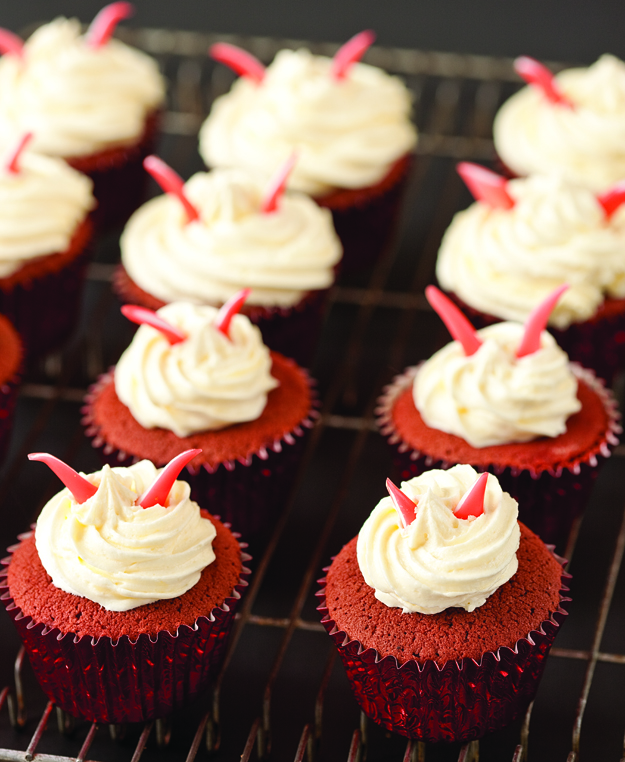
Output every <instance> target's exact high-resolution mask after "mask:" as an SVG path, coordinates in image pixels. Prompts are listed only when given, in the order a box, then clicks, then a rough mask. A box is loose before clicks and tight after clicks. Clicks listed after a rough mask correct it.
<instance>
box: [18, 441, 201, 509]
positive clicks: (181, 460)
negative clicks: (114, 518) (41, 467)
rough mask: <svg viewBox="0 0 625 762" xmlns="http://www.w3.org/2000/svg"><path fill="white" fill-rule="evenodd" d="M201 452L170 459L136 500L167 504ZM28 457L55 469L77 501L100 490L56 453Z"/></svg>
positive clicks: (143, 504) (145, 503)
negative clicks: (178, 482) (172, 492)
mask: <svg viewBox="0 0 625 762" xmlns="http://www.w3.org/2000/svg"><path fill="white" fill-rule="evenodd" d="M201 452H202V451H201V450H186V451H185V452H181V453H180V455H176V457H175V458H173V459H172V460H170V462H169V463H168V464H167V465H166V466H165V468H163V470H162V471H161V473H160V474H159V475H158V476H157V477H156V479H155V480H154V483H153V484H152V486H151V487H148V489H147V490H146V491H145V492H144V493H143V494H142V495H141V497H139V499H138V500H137V501H136V502H137V505H140V506H141V507H142V508H151V507H152V506H153V505H166V504H167V498H168V497H169V493H170V492H171V488H172V487H173V486H174V482H175V481H176V479H177V478H178V476H179V475H180V472H181V471H182V469H183V468H184V467H185V466H186V465H187V463H190V462H191V461H192V460H193V458H195V456H196V455H199V454H200V453H201ZM28 459H29V460H40V461H41V462H42V463H45V464H46V466H48V467H49V468H50V469H51V470H52V471H54V473H55V474H56V475H57V476H58V477H59V479H60V480H61V481H62V482H63V484H64V485H65V486H66V487H67V489H68V490H69V491H70V492H71V493H72V495H73V496H74V500H75V501H76V502H77V503H84V502H85V501H86V500H89V498H91V497H93V496H94V495H95V493H96V492H97V491H98V488H97V487H96V486H95V484H92V483H91V482H90V481H88V480H87V479H85V477H84V476H81V475H80V474H79V473H77V472H76V471H74V469H73V468H71V467H70V466H68V465H67V464H66V463H63V461H62V460H59V459H58V458H55V457H54V455H50V454H48V453H46V452H31V453H30V455H29V456H28Z"/></svg>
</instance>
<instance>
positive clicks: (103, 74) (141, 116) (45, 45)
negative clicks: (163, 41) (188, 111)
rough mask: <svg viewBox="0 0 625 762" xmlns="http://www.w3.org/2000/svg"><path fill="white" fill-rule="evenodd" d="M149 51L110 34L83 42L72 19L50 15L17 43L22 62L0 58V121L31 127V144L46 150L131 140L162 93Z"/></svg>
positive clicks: (88, 148)
mask: <svg viewBox="0 0 625 762" xmlns="http://www.w3.org/2000/svg"><path fill="white" fill-rule="evenodd" d="M164 93H165V89H164V84H163V78H162V77H161V75H160V74H159V71H158V67H157V65H156V63H155V61H153V60H152V59H151V58H150V57H149V56H147V55H146V54H145V53H142V52H140V51H138V50H134V49H133V48H129V47H128V46H127V45H124V44H123V43H121V42H119V41H118V40H110V41H109V42H107V43H106V44H105V45H103V46H102V47H99V48H92V47H90V46H88V45H87V44H85V39H84V37H82V36H81V27H80V22H79V21H78V19H66V18H62V17H60V18H57V19H56V20H55V21H52V22H51V23H49V24H46V25H45V26H42V27H40V28H39V29H38V30H37V31H36V32H35V33H34V34H33V35H32V36H31V37H30V39H29V40H28V41H27V42H26V43H25V45H24V60H23V61H22V60H20V59H18V58H17V57H16V56H13V55H5V56H3V57H2V60H0V125H1V126H2V128H3V129H5V130H9V131H11V132H12V133H14V134H15V133H17V134H21V133H23V132H26V131H31V132H33V133H34V135H35V138H34V141H33V144H34V148H35V150H37V151H40V152H41V153H46V154H50V155H54V156H63V157H73V156H84V155H86V154H91V153H97V152H98V151H101V150H103V149H105V148H109V147H111V146H114V145H118V144H120V145H122V144H124V143H129V142H133V141H134V140H136V139H137V138H138V137H140V135H141V134H142V132H143V129H144V123H145V118H146V115H147V114H148V112H150V111H152V110H154V109H156V108H157V107H158V106H159V104H160V103H161V102H162V101H163V98H164Z"/></svg>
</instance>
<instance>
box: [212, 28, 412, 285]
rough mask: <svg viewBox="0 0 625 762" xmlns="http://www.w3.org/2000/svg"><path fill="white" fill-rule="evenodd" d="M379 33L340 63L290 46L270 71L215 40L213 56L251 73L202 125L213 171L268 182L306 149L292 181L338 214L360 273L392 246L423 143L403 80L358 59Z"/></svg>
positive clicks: (351, 47) (346, 262) (349, 261)
mask: <svg viewBox="0 0 625 762" xmlns="http://www.w3.org/2000/svg"><path fill="white" fill-rule="evenodd" d="M373 39H374V37H373V34H372V33H371V32H362V33H361V34H360V35H356V37H355V38H353V39H352V40H350V42H348V43H347V44H346V45H345V46H343V48H341V50H340V51H339V52H338V53H337V54H336V56H335V57H334V59H330V58H326V57H325V56H315V55H312V54H311V53H310V52H309V51H308V50H305V49H301V50H297V51H292V50H282V51H280V52H279V53H278V55H277V56H276V57H275V59H274V61H273V63H272V64H271V65H270V66H268V67H267V68H266V69H265V67H264V66H263V65H262V64H261V63H260V62H258V61H256V60H255V59H253V58H252V57H251V56H249V54H245V53H243V51H238V50H237V49H236V48H233V46H229V45H224V44H221V45H216V46H214V48H213V49H212V50H211V52H212V54H213V57H215V58H216V59H217V60H218V61H223V62H225V63H227V64H228V65H230V66H233V67H234V68H235V70H236V71H237V72H238V73H241V74H243V76H242V77H240V79H239V80H238V81H237V82H235V84H234V86H233V88H232V90H231V91H230V92H229V93H227V94H226V95H223V96H221V97H220V98H217V100H216V101H215V102H214V104H213V107H212V110H211V112H210V114H209V116H208V118H207V120H206V121H205V123H204V125H203V127H202V129H201V131H200V153H201V155H202V158H203V159H204V161H205V162H206V164H207V165H208V166H209V167H241V168H245V169H248V170H254V171H256V172H259V173H261V174H262V175H263V176H264V177H266V178H268V177H269V176H270V174H271V173H272V172H273V169H274V167H275V166H277V165H278V164H279V163H280V162H282V161H284V160H285V159H286V157H287V156H289V155H290V153H291V152H292V151H294V150H295V151H297V152H298V156H299V159H298V162H297V166H296V167H295V169H294V171H293V173H292V174H291V176H290V177H289V186H288V187H289V188H290V189H292V190H296V191H300V192H303V193H307V194H309V195H310V196H312V197H313V198H314V199H315V201H317V203H318V204H320V205H321V206H323V207H325V208H327V209H329V210H330V211H331V212H332V215H333V217H334V225H335V228H336V230H337V233H338V234H339V237H340V239H341V242H342V244H343V250H344V257H343V262H342V267H343V268H345V269H351V270H353V269H356V268H361V267H364V266H367V265H369V264H371V263H372V262H374V261H375V259H376V258H377V257H378V256H379V255H380V254H381V253H382V252H383V250H384V249H385V247H386V245H387V244H388V241H389V239H390V235H391V233H392V230H393V227H394V223H395V221H396V217H397V214H398V210H399V205H400V202H401V198H402V194H403V189H404V186H405V183H406V179H407V177H408V170H409V168H410V164H411V158H412V152H413V151H414V148H415V144H416V141H417V134H416V130H415V127H414V125H413V124H412V123H411V121H410V112H411V101H412V98H411V95H410V92H409V91H408V89H407V88H406V86H405V85H404V84H403V82H402V81H401V80H400V79H399V78H397V77H392V76H390V75H388V74H386V73H385V72H384V71H382V70H381V69H378V68H375V67H373V66H368V65H366V64H362V63H356V60H357V59H358V58H360V56H362V55H363V53H364V52H365V50H366V49H367V48H368V47H369V45H370V44H371V43H372V41H373ZM250 59H251V63H250Z"/></svg>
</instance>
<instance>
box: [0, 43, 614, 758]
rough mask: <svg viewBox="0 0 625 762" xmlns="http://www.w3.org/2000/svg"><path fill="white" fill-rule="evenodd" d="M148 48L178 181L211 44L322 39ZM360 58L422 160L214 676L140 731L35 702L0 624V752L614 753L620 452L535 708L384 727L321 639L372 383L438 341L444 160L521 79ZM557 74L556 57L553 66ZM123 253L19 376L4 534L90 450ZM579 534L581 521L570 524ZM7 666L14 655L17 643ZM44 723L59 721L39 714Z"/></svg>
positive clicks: (330, 346) (225, 75) (124, 336)
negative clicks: (415, 736)
mask: <svg viewBox="0 0 625 762" xmlns="http://www.w3.org/2000/svg"><path fill="white" fill-rule="evenodd" d="M119 34H120V36H122V37H123V39H125V40H126V41H128V42H129V43H130V44H133V45H135V46H137V47H139V48H142V49H144V50H146V51H148V52H149V53H151V54H152V55H154V56H155V57H156V58H157V59H158V60H159V62H160V64H161V67H162V70H163V72H164V73H165V74H166V75H167V77H168V79H169V81H170V85H171V87H170V92H169V110H168V112H167V115H166V118H165V124H164V128H165V129H164V131H165V135H164V138H163V142H162V146H161V149H160V154H161V156H162V157H163V158H164V159H165V160H166V161H168V162H169V163H171V164H172V165H173V166H174V167H176V169H177V170H178V171H180V172H181V174H182V175H183V176H185V177H186V176H188V175H190V174H191V173H192V172H193V171H195V170H198V169H200V168H201V162H200V159H199V157H198V156H197V152H196V139H195V136H196V133H197V130H198V128H199V126H200V124H201V122H202V120H203V118H204V117H205V115H206V113H207V111H208V109H209V106H210V103H211V101H212V99H213V98H214V97H215V96H216V95H219V94H220V93H222V92H225V91H226V90H227V89H228V88H229V87H230V84H231V82H232V79H233V77H232V75H231V74H230V72H228V71H227V70H225V69H224V68H223V67H218V66H214V65H213V64H212V62H211V61H210V60H209V59H208V58H207V56H206V50H207V48H208V46H209V45H210V44H212V43H213V42H216V41H218V40H228V41H230V42H234V43H236V44H238V45H241V46H242V47H245V48H246V49H248V50H250V51H251V52H253V53H254V54H255V55H257V56H258V57H259V58H261V59H262V60H265V61H269V60H271V59H272V57H273V55H274V54H275V53H276V52H277V51H278V50H279V49H280V48H283V47H299V46H301V45H306V46H307V47H309V48H311V49H312V50H313V51H314V52H319V53H326V54H330V55H331V54H332V53H334V51H335V50H336V48H337V46H336V45H333V44H312V43H305V42H303V41H296V40H277V39H269V38H258V37H254V38H234V37H228V36H225V35H206V34H197V33H193V32H175V31H166V30H161V29H140V30H128V29H124V30H119ZM366 60H367V61H369V62H370V63H372V64H375V65H378V66H381V67H383V68H385V69H387V70H388V71H391V72H394V73H397V74H399V75H401V76H403V77H404V78H405V80H406V82H407V83H408V85H409V86H410V87H411V89H412V90H413V92H414V94H415V116H416V121H417V124H418V126H419V130H420V140H419V146H418V152H419V154H420V157H419V161H418V162H417V164H416V167H415V169H414V172H413V176H412V178H411V183H410V187H409V190H408V193H407V197H406V204H405V214H404V219H403V224H402V231H401V235H400V236H398V240H397V241H396V245H395V246H394V247H393V248H392V249H391V250H390V251H389V252H388V253H387V255H386V256H385V257H384V258H383V259H382V260H381V261H380V262H379V263H378V265H377V266H376V268H375V269H374V270H373V271H372V272H369V273H366V274H360V275H355V276H352V277H350V278H344V279H342V280H341V281H340V282H339V284H338V285H336V286H335V287H334V288H333V290H332V295H331V307H330V310H329V314H328V320H327V323H326V328H325V331H324V333H323V336H322V342H321V349H320V351H319V353H318V355H317V359H316V362H315V364H314V367H313V369H312V370H313V375H315V376H316V377H317V378H318V380H319V391H320V397H321V399H322V401H323V407H322V416H321V419H320V421H319V424H318V425H317V427H316V428H315V429H314V430H313V432H312V436H311V438H310V441H309V446H308V449H307V452H306V456H305V459H304V463H303V464H302V468H301V470H300V473H299V478H298V482H297V485H296V488H295V491H294V494H293V497H292V500H291V503H290V505H289V507H288V509H287V510H286V511H285V513H284V514H283V516H282V518H281V520H280V521H279V522H278V524H277V526H276V527H275V529H274V531H273V534H272V536H271V539H270V541H269V543H268V545H267V546H266V548H265V549H264V552H261V553H257V554H256V561H255V564H254V577H253V580H252V584H251V587H250V588H249V591H248V593H247V595H246V597H245V599H244V601H243V604H242V607H241V611H240V613H239V615H238V619H237V623H236V626H235V630H234V633H233V638H232V643H231V648H230V651H229V654H228V657H227V661H226V663H225V665H224V668H223V670H222V672H221V674H220V676H219V678H218V680H217V682H216V685H215V686H214V688H213V689H212V691H211V693H210V695H208V696H207V697H206V698H205V700H204V701H203V702H197V703H196V706H194V707H193V708H192V709H190V710H189V712H186V713H184V714H181V715H176V716H174V717H173V718H171V719H170V720H167V721H165V720H161V721H157V722H154V723H149V724H148V725H146V726H145V727H138V728H137V727H133V726H129V727H123V726H110V727H109V728H108V729H107V728H98V727H97V726H96V725H90V724H88V723H81V722H78V721H74V720H73V719H72V718H70V717H68V716H67V715H64V714H63V713H62V712H59V711H56V720H57V721H56V723H55V722H54V716H55V707H54V706H53V705H52V704H51V703H46V700H45V698H44V697H43V694H42V693H41V691H40V689H39V688H38V686H37V685H36V682H35V681H34V678H33V677H32V675H31V674H30V671H29V668H28V665H27V660H25V659H24V655H23V652H22V651H21V650H19V643H18V640H17V636H16V634H15V633H14V632H13V630H12V628H11V625H10V623H9V622H8V621H6V620H7V618H6V617H3V618H2V620H1V621H0V633H1V635H2V638H3V640H2V643H3V650H2V659H0V685H2V684H6V685H7V687H5V688H4V689H3V690H2V691H1V692H0V759H2V760H11V761H17V760H25V761H26V762H35V761H39V762H61V761H63V762H67V760H72V759H75V760H81V761H82V760H86V759H93V760H100V762H117V760H126V759H127V760H131V762H138V760H139V759H140V758H141V759H144V760H147V761H148V762H150V760H152V759H154V760H156V761H157V762H169V760H174V759H175V760H182V759H186V760H188V762H191V761H192V760H193V759H195V758H198V759H202V758H206V757H207V755H208V754H209V753H210V754H212V755H214V757H213V758H214V759H216V760H232V759H238V758H239V757H240V758H241V759H242V760H250V759H264V758H266V757H267V756H268V755H269V754H270V753H271V758H272V759H273V760H276V761H277V762H281V761H282V760H285V761H286V760H289V762H290V760H296V762H299V761H302V760H307V761H308V762H312V760H315V759H319V760H330V762H335V761H336V762H339V760H340V761H341V762H344V760H349V762H357V761H358V760H364V759H365V757H366V759H367V760H369V762H376V761H377V760H387V761H388V760H405V761H406V762H407V761H408V760H412V761H413V762H416V761H417V760H428V761H430V760H460V761H462V762H470V761H471V760H477V759H478V756H479V757H480V758H481V759H482V760H483V762H484V760H497V761H498V762H500V760H505V759H508V760H515V761H516V762H520V760H524V759H528V758H530V759H532V760H536V761H539V760H549V761H550V762H552V761H553V760H568V762H576V761H577V760H579V759H582V760H583V759H586V760H588V759H605V760H608V759H612V760H619V759H621V760H623V759H625V752H624V751H623V731H624V729H625V704H624V702H623V700H622V697H621V691H620V686H621V684H622V682H623V676H624V675H623V669H624V667H625V642H624V641H625V636H624V635H623V632H624V627H623V625H624V624H625V622H624V621H623V618H624V617H623V611H624V608H623V599H624V597H625V589H624V588H625V586H624V584H623V579H622V571H621V562H622V557H623V550H624V548H625V513H624V511H623V503H624V498H625V474H624V473H623V472H624V469H623V449H620V450H618V451H617V453H616V456H615V457H614V458H612V460H611V462H610V463H609V464H608V465H607V466H606V468H605V469H604V472H603V474H602V476H601V477H600V479H599V482H598V484H597V487H596V489H595V492H594V494H593V499H592V501H591V505H590V506H589V509H588V511H587V513H586V516H585V518H584V521H583V524H582V526H581V528H580V526H576V527H575V528H574V530H573V532H572V536H571V537H570V538H569V543H568V547H567V548H566V549H559V550H561V551H564V553H565V554H566V555H567V556H568V557H569V558H572V555H573V551H574V550H575V557H574V558H573V561H572V565H571V566H572V569H571V570H572V572H573V575H574V581H573V587H572V591H573V597H574V603H573V606H572V607H571V616H570V617H569V621H568V622H567V624H566V626H565V627H564V628H563V631H562V633H561V634H560V635H559V637H558V641H557V646H556V647H555V648H554V649H552V652H551V657H550V659H549V660H548V665H547V669H546V672H545V676H544V678H543V682H542V684H541V689H540V691H539V693H538V696H537V699H536V701H535V704H534V708H533V711H532V710H531V709H530V711H529V712H528V713H527V715H526V717H525V719H524V720H523V721H522V722H518V723H516V724H515V725H514V726H512V727H510V728H508V729H506V730H504V731H501V732H500V733H498V734H495V735H493V736H490V737H487V738H486V739H483V740H482V741H481V742H479V744H478V743H477V742H473V743H470V744H467V745H465V746H462V747H460V746H449V747H448V746H445V747H440V746H426V745H424V744H420V743H412V742H411V743H406V739H401V738H399V737H397V736H390V735H389V734H385V733H384V732H382V731H381V730H380V729H379V728H377V727H376V726H374V725H372V724H371V723H369V722H368V721H367V720H366V718H364V717H363V716H361V715H360V712H359V710H358V708H357V706H356V704H355V702H354V701H353V699H352V697H351V694H350V691H349V686H348V685H347V681H346V678H345V677H344V675H343V672H342V668H341V665H340V664H339V663H338V660H337V659H336V658H335V651H334V647H333V646H332V644H331V642H330V639H329V638H328V637H327V635H326V633H325V631H324V630H323V628H322V626H321V625H320V623H319V618H318V617H317V615H316V612H315V605H316V603H315V599H314V595H313V594H314V592H315V590H316V588H317V585H316V583H315V580H316V578H317V577H318V576H320V572H321V568H322V567H323V566H324V565H326V564H327V562H328V561H329V559H330V557H331V556H332V555H333V554H334V553H336V552H337V551H338V549H339V548H340V547H341V545H342V544H343V543H344V542H346V541H347V540H349V539H350V538H351V537H352V536H353V535H354V534H356V532H357V531H358V529H359V527H360V525H361V524H362V522H363V520H364V519H365V517H366V516H367V515H368V513H369V512H370V510H371V508H372V507H373V505H374V504H375V503H376V502H377V500H378V499H379V498H380V496H381V495H382V494H383V492H384V490H383V484H384V479H385V477H386V476H387V475H388V473H389V471H390V456H389V454H388V453H387V451H386V445H385V443H384V442H383V441H382V438H381V437H380V436H379V435H378V434H377V433H376V431H375V426H374V423H373V416H372V412H373V408H374V405H375V400H376V397H377V395H378V394H379V392H380V390H381V387H382V385H383V384H384V383H385V382H386V381H388V380H389V379H390V378H391V377H392V375H393V374H394V373H396V372H399V371H400V370H402V369H403V368H404V367H405V366H406V365H408V364H413V363H415V362H417V361H418V360H420V359H422V358H425V357H428V356H429V355H430V354H431V353H432V351H433V350H434V349H435V348H436V347H437V346H438V345H440V344H442V343H444V342H445V341H446V340H447V339H446V337H445V333H444V329H442V328H441V326H440V321H438V320H437V319H436V318H435V316H433V314H432V313H431V312H430V310H429V307H428V305H427V303H426V301H425V299H424V297H423V291H424V287H425V286H426V285H427V284H428V283H429V282H431V281H432V278H433V268H434V261H435V257H436V251H437V248H438V245H439V242H440V239H441V235H442V233H443V232H444V230H445V228H446V227H447V225H448V224H449V222H450V220H451V217H452V216H453V214H454V212H455V211H456V210H457V209H459V208H462V207H464V206H466V205H468V203H469V197H468V195H467V193H466V191H465V190H464V189H463V187H462V185H461V183H460V181H459V180H458V178H457V176H456V173H455V171H454V166H455V162H456V161H457V160H458V159H472V160H476V161H486V162H487V161H489V160H491V159H492V158H493V147H492V141H491V124H492V119H493V116H494V114H495V112H496V110H497V109H498V107H499V105H500V104H501V103H502V102H503V100H505V98H507V97H508V96H509V95H510V94H511V93H512V92H513V91H514V89H516V87H517V86H518V83H517V82H516V79H515V76H514V75H513V73H512V66H511V61H510V60H508V59H493V58H486V57H482V56H460V55H454V54H449V53H432V52H424V51H417V50H404V49H389V48H381V47H374V48H372V49H371V50H370V51H369V52H368V54H367V58H366ZM552 68H558V67H557V65H556V64H552ZM118 256H119V252H118V248H117V241H116V240H115V239H114V238H111V239H108V240H105V241H103V242H102V243H101V245H100V246H99V249H98V252H97V257H96V260H95V262H94V263H93V264H92V265H91V267H90V271H89V280H88V285H87V295H86V299H85V308H84V314H83V318H82V322H81V326H80V330H79V332H78V334H77V337H76V339H75V341H74V342H73V344H72V345H71V346H70V347H69V348H68V349H67V351H66V352H65V353H64V354H62V355H54V356H51V357H49V358H48V359H47V360H46V361H45V362H44V363H42V365H41V366H40V367H39V368H37V369H35V370H33V371H32V373H31V374H30V375H29V377H28V378H27V379H26V383H25V384H24V386H23V387H22V391H21V397H20V401H19V406H18V412H17V420H16V427H15V431H14V436H13V442H12V447H11V451H10V453H9V457H8V460H7V462H6V464H5V465H4V467H3V469H2V471H1V472H0V506H1V508H0V510H1V511H2V516H3V518H4V520H3V523H2V536H3V541H4V543H5V546H6V545H9V544H10V543H12V542H13V538H14V537H15V536H16V535H17V534H18V533H19V532H20V531H23V530H24V529H26V528H27V526H28V524H29V523H30V522H31V521H32V520H33V518H34V517H35V516H36V515H37V513H38V511H39V509H40V508H41V506H42V505H43V503H44V502H45V500H47V499H48V498H49V497H50V495H51V494H53V493H54V492H55V491H56V490H57V489H58V487H57V484H56V483H55V480H54V479H53V477H48V476H47V474H42V472H41V471H37V473H35V472H34V471H33V470H32V467H29V466H27V462H26V459H25V455H26V453H27V452H29V451H32V450H50V451H52V452H54V453H55V454H57V455H58V456H60V457H63V458H64V459H65V460H67V461H69V462H71V463H72V465H73V466H75V467H77V468H80V469H83V470H87V471H88V470H95V469H96V468H98V467H99V462H98V460H97V457H96V455H95V453H94V452H93V451H92V450H91V449H90V447H89V445H88V443H87V442H86V441H85V439H84V437H83V434H82V429H81V427H80V424H79V420H80V404H81V400H82V398H83V396H84V394H85V391H86V388H87V386H88V385H89V384H90V383H92V382H93V381H94V380H95V379H96V378H97V376H98V374H99V373H101V372H103V371H105V370H106V369H107V368H108V367H109V365H111V364H113V363H114V362H115V361H116V359H117V357H118V356H119V354H120V352H121V350H122V349H123V348H124V347H125V346H126V345H127V343H128V341H129V338H130V333H131V331H130V329H129V327H128V326H127V325H126V324H125V321H123V319H121V318H120V317H119V310H118V307H117V305H116V303H115V300H114V298H113V297H112V295H111V292H110V285H109V284H110V278H111V274H112V270H113V267H114V264H115V262H116V261H117V260H118ZM578 530H579V531H578ZM16 652H17V654H18V655H17V659H16V660H15V653H16ZM55 724H56V728H55V727H54V725H55Z"/></svg>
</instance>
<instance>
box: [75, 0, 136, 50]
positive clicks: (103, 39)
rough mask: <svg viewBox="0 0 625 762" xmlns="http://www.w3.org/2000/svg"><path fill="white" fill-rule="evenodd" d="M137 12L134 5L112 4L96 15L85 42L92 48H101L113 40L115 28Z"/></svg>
mask: <svg viewBox="0 0 625 762" xmlns="http://www.w3.org/2000/svg"><path fill="white" fill-rule="evenodd" d="M134 12H135V8H134V5H132V3H111V4H110V5H105V6H104V8H102V10H101V11H100V12H99V13H98V14H97V15H96V17H95V18H94V19H93V21H92V22H91V24H89V29H87V33H86V34H85V42H86V43H87V45H88V46H89V47H90V48H101V47H102V46H103V45H106V43H107V42H108V41H109V40H110V39H111V37H112V36H113V32H114V31H115V27H116V26H117V25H118V24H119V22H120V21H122V20H123V19H127V18H128V17H129V16H132V14H133V13H134Z"/></svg>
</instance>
